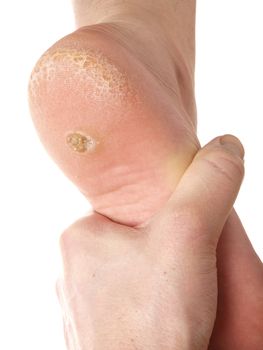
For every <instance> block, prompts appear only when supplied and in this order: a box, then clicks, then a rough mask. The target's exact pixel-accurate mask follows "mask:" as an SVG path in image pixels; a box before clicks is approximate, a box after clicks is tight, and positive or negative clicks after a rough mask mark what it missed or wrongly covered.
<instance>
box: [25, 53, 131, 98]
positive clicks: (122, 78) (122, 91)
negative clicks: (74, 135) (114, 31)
mask: <svg viewBox="0 0 263 350" xmlns="http://www.w3.org/2000/svg"><path fill="white" fill-rule="evenodd" d="M58 77H59V78H60V79H62V83H63V80H64V84H65V85H68V86H71V85H72V86H74V87H76V83H77V84H81V86H83V85H85V84H87V83H88V86H89V89H88V90H87V91H84V92H85V94H86V95H87V93H88V98H90V97H91V98H94V99H99V100H101V99H102V98H103V99H105V98H110V99H111V100H112V99H115V100H116V101H120V100H122V99H123V98H126V97H127V96H134V95H135V92H134V90H133V89H132V88H131V84H130V82H129V80H128V78H127V76H126V74H125V73H124V72H121V71H120V69H119V67H117V66H116V65H115V64H114V63H113V62H112V61H111V60H110V59H109V58H108V57H106V56H105V55H104V54H103V53H102V52H101V51H99V50H94V49H85V50H76V49H69V48H67V49H53V50H52V49H51V50H49V51H47V52H46V53H45V54H44V55H43V56H42V57H41V58H40V60H39V61H38V62H37V64H36V66H35V68H34V70H33V72H32V74H31V78H30V85H29V91H30V94H31V96H32V97H34V96H37V95H38V93H39V87H40V84H41V82H43V80H44V81H46V82H50V83H51V82H52V81H53V80H54V79H55V78H58ZM82 84H83V85H82Z"/></svg>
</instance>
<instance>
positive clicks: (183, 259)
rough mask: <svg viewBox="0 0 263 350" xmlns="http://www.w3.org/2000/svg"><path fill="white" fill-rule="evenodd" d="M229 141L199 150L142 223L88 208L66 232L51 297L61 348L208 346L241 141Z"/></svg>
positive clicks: (193, 348)
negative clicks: (59, 313) (58, 313)
mask: <svg viewBox="0 0 263 350" xmlns="http://www.w3.org/2000/svg"><path fill="white" fill-rule="evenodd" d="M229 139H231V140H232V141H231V142H233V143H231V145H230V148H226V146H222V145H221V144H220V139H218V138H217V139H215V140H214V141H213V142H211V143H210V144H208V145H207V146H206V147H204V148H203V149H202V150H201V151H200V152H199V153H198V154H197V156H196V157H195V159H194V161H193V162H192V163H191V165H190V166H189V168H188V169H187V171H186V172H185V175H184V176H183V178H182V180H181V181H180V183H179V184H178V186H177V188H176V190H175V192H174V194H173V196H172V197H171V198H170V200H169V201H168V203H167V204H166V206H164V207H163V208H162V210H160V212H159V213H158V214H157V215H156V216H155V217H154V218H153V219H152V220H151V222H150V223H149V224H148V225H147V226H146V227H144V228H136V229H135V228H131V227H128V226H124V225H120V224H116V223H114V222H112V221H110V220H109V219H107V218H106V217H104V216H101V215H99V214H93V215H91V216H89V217H84V218H83V219H80V220H79V221H78V222H76V223H75V224H73V225H72V226H71V227H70V228H69V229H68V230H66V231H65V232H64V234H63V235H62V237H61V250H62V256H63V262H64V274H63V278H62V279H61V280H60V282H59V284H58V295H59V298H60V301H61V305H62V308H63V310H64V324H65V333H66V339H67V346H68V348H69V349H109V350H110V349H125V350H126V349H151V350H154V349H156V350H157V349H167V350H169V349H171V350H176V349H180V350H184V349H189V350H190V349H191V350H197V349H200V350H201V349H207V347H208V343H209V339H210V336H211V333H212V329H213V326H214V321H215V317H216V306H217V305H216V304H217V268H216V247H217V243H218V239H219V236H220V233H221V231H222V227H223V225H224V223H225V221H226V219H227V216H228V215H229V213H230V211H231V209H232V205H233V202H234V200H235V197H236V195H237V192H238V189H239V187H240V184H241V181H242V177H243V161H242V159H241V158H240V156H241V154H242V152H243V150H242V147H241V145H240V144H239V143H238V141H237V140H236V139H234V138H230V137H229V136H228V140H229ZM234 142H235V143H234ZM233 144H234V145H236V147H237V148H240V150H239V154H240V156H239V155H238V154H235V153H233V151H232V148H231V147H233ZM215 164H216V167H215ZM217 167H220V168H221V169H224V172H218V168H217ZM218 186H220V188H221V191H217V190H216V188H217V187H218ZM214 206H216V208H217V210H216V211H215V210H214ZM208 217H209V220H208ZM186 247H187V249H186Z"/></svg>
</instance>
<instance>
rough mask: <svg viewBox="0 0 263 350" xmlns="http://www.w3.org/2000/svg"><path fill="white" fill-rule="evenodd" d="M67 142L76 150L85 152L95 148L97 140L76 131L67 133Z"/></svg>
mask: <svg viewBox="0 0 263 350" xmlns="http://www.w3.org/2000/svg"><path fill="white" fill-rule="evenodd" d="M66 142H67V144H68V146H69V147H70V148H71V149H72V150H73V151H75V152H78V153H85V152H91V151H93V150H94V149H95V147H96V144H97V142H96V141H95V140H94V139H93V138H92V137H90V136H85V135H82V134H81V133H78V132H75V133H71V134H69V135H67V138H66Z"/></svg>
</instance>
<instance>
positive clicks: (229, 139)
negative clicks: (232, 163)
mask: <svg viewBox="0 0 263 350" xmlns="http://www.w3.org/2000/svg"><path fill="white" fill-rule="evenodd" d="M219 142H220V144H221V145H222V146H223V147H225V148H226V149H228V150H229V151H230V152H232V153H234V154H235V155H236V156H238V157H240V158H241V159H244V156H245V150H244V147H243V145H242V143H241V142H240V141H239V139H238V138H237V137H235V136H233V135H224V136H221V137H220V139H219Z"/></svg>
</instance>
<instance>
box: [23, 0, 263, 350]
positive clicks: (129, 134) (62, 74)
mask: <svg viewBox="0 0 263 350" xmlns="http://www.w3.org/2000/svg"><path fill="white" fill-rule="evenodd" d="M74 8H75V14H76V23H77V26H78V27H79V26H81V27H82V26H85V27H82V28H80V29H79V30H78V31H76V32H74V33H72V34H70V35H69V36H67V37H65V38H63V39H62V40H60V41H59V42H57V43H56V44H55V45H53V46H52V47H51V48H50V49H49V50H48V52H47V54H46V55H45V56H44V57H42V59H41V60H40V61H39V62H38V64H37V66H36V68H35V69H34V71H33V74H32V77H31V82H30V87H29V97H30V106H31V111H32V116H33V120H34V123H35V125H36V128H37V131H38V133H39V136H40V138H41V140H42V142H43V143H44V145H45V146H46V148H47V150H48V152H49V153H50V155H51V156H52V157H53V158H54V160H55V161H56V163H57V164H58V165H59V166H60V167H61V168H62V170H63V171H64V172H65V174H66V175H67V176H68V177H69V178H70V179H71V180H72V181H73V182H74V183H75V184H76V185H77V186H78V188H79V189H80V190H81V192H82V193H83V194H84V195H85V196H86V197H87V198H88V199H89V201H90V202H91V203H92V205H93V208H94V210H95V211H96V212H97V213H99V214H95V217H92V218H91V219H87V220H88V222H90V221H89V220H91V222H92V223H94V222H95V223H96V225H97V224H98V225H99V227H100V222H101V220H102V221H103V228H104V231H106V232H112V231H114V229H116V230H117V232H118V229H119V226H118V225H119V224H121V225H122V226H121V227H125V231H126V230H127V232H134V231H129V230H130V229H131V228H133V230H139V231H138V232H141V231H140V230H144V229H145V230H146V231H147V232H149V231H148V227H149V224H150V223H151V222H152V220H153V218H155V216H156V215H157V216H158V215H159V214H158V213H159V212H160V210H161V209H162V208H163V207H164V206H165V205H166V203H167V201H168V200H169V198H170V197H171V195H172V194H173V193H174V192H175V191H176V190H177V186H178V183H180V182H179V181H180V180H181V178H182V175H183V174H184V172H185V171H186V169H187V168H188V167H189V165H190V164H191V162H192V160H193V158H194V157H195V155H196V154H197V152H198V150H199V149H200V144H199V142H198V139H197V137H196V110H195V100H194V21H195V1H187V2H181V1H177V2H176V1H165V6H164V2H162V11H160V3H159V2H158V1H145V2H144V3H143V6H142V5H141V3H139V2H137V1H122V2H119V1H104V2H103V3H102V2H100V1H75V2H74ZM91 14H92V15H91ZM186 33H187V35H186ZM149 38H154V40H153V41H152V40H149ZM83 57H84V58H83ZM94 62H95V64H96V67H95V68H94ZM84 68H85V69H84ZM92 72H93V73H92ZM47 73H48V74H47ZM92 74H93V75H92ZM80 77H82V79H80ZM103 84H104V85H103ZM101 85H102V86H104V89H101V88H98V86H101ZM83 92H84V93H83ZM61 101H63V103H61ZM76 131H77V132H81V133H82V134H83V135H89V136H92V139H93V140H95V145H96V147H95V149H93V150H92V152H86V153H84V154H83V153H76V152H74V150H72V147H71V148H70V147H68V145H67V143H66V140H67V137H68V135H69V133H71V132H76ZM153 140H154V142H153ZM215 161H217V159H215V160H214V163H215ZM223 170H224V168H223ZM128 175H129V177H128ZM216 186H217V188H218V189H220V188H221V187H220V186H219V185H218V184H217V185H216ZM130 188H132V191H130ZM199 202H200V201H199ZM193 203H194V202H193ZM199 206H200V203H199ZM214 208H215V211H216V208H217V207H216V206H215V207H214ZM185 210H186V208H185ZM180 212H181V210H180ZM187 213H188V211H187V210H186V216H187ZM97 215H98V216H97ZM106 217H107V218H108V219H110V220H109V221H107V220H108V219H107V218H106ZM102 218H103V219H102ZM106 219H107V220H106ZM105 220H106V221H105ZM113 222H114V223H115V224H116V226H114V227H113V226H112V223H113ZM84 223H85V220H84ZM104 224H105V225H104ZM94 225H95V224H94ZM94 225H93V224H92V225H91V227H94V230H95V231H96V232H97V231H98V230H97V229H96V227H97V226H96V225H95V226H94ZM107 225H109V227H107ZM183 226H185V224H183ZM83 227H87V232H89V233H90V232H91V229H90V227H89V225H88V224H87V225H86V223H85V224H84V225H82V224H81V225H80V226H79V225H78V224H77V225H76V227H75V226H73V227H71V229H69V231H67V232H73V233H74V235H75V234H76V232H77V231H78V229H80V230H81V232H83V230H84V229H83ZM151 227H152V225H151ZM222 227H223V226H222ZM84 231H85V230H84ZM168 231H169V230H168ZM221 231H222V230H221ZM221 231H220V232H221ZM136 232H137V231H136ZM150 232H152V231H151V230H150ZM178 232H181V228H180V227H178ZM207 232H208V231H207ZM112 234H114V232H112ZM109 236H110V233H109ZM142 236H143V233H142ZM63 237H64V236H63ZM66 237H67V235H66ZM92 237H93V236H92ZM176 237H177V236H176ZM103 239H104V238H103ZM109 239H110V238H109ZM142 240H143V238H142ZM184 243H185V247H187V249H188V247H189V245H191V242H184ZM87 244H88V243H87ZM91 244H92V242H91ZM94 244H95V243H94ZM73 245H74V244H73ZM68 246H69V245H67V244H66V245H63V247H64V248H63V249H64V251H65V250H66V249H67V248H65V247H68ZM185 247H184V249H183V246H181V248H180V249H181V250H185V249H186V248H185ZM76 249H78V247H76ZM71 252H72V250H71ZM173 252H174V254H178V251H177V250H175V251H173ZM73 254H74V252H73ZM66 256H69V255H66ZM120 256H121V252H120ZM217 257H218V282H219V299H218V310H217V319H216V323H215V328H214V331H213V334H212V338H211V340H210V346H209V349H215V350H216V349H220V348H221V346H222V344H224V349H226V350H228V349H229V350H230V349H233V348H238V349H240V350H242V349H244V350H245V349H248V348H249V349H250V350H257V349H261V346H262V342H263V340H262V336H261V334H263V332H262V324H263V323H262V322H261V320H262V314H263V303H262V294H263V293H262V288H263V280H262V264H261V262H260V260H259V259H258V257H257V256H256V254H255V252H254V250H253V248H252V247H251V245H250V243H249V240H248V239H247V237H246V234H245V231H244V229H243V227H242V224H241V223H240V221H239V219H238V217H237V215H236V214H235V212H233V213H232V214H231V215H230V217H229V220H228V221H227V223H226V226H225V227H224V229H223V234H222V237H221V239H220V242H219V245H218V249H217ZM145 264H146V262H145ZM69 265H70V263H69V262H68V264H67V266H69ZM119 265H120V266H119V267H117V268H118V269H119V270H121V269H123V268H124V267H123V266H122V265H121V264H119ZM146 265H147V264H146ZM145 267H146V266H145ZM170 268H171V266H170ZM68 269H70V268H69V267H68ZM240 269H242V274H240ZM79 270H80V271H82V268H81V266H80V268H79ZM84 275H85V274H84ZM70 278H71V279H72V281H71V280H70V279H69V281H71V282H70V283H73V284H74V281H73V280H74V277H73V276H71V277H70ZM248 280H249V284H248ZM86 282H87V281H86V280H85V276H83V280H82V282H81V283H82V285H83V286H85V283H86ZM157 282H158V279H156V280H155V283H157ZM70 283H68V284H67V283H66V286H65V290H67V288H69V284H70ZM112 284H113V281H112ZM237 285H238V296H239V297H237V292H236V288H237V287H236V286H237ZM109 286H110V284H109ZM109 286H108V287H109ZM84 289H85V288H84ZM148 289H149V286H148ZM146 292H147V286H146V291H145V293H146ZM65 293H67V292H65ZM68 293H69V294H70V291H69V292H68ZM87 293H89V292H88V291H87ZM176 293H177V292H176V291H175V295H176ZM82 300H83V299H82ZM244 300H246V303H244ZM167 302H169V300H167ZM213 305H214V304H213ZM70 307H71V308H72V306H70ZM73 309H74V307H73ZM159 311H160V310H156V312H158V313H159ZM71 312H73V313H76V310H75V311H74V310H71ZM95 314H96V312H95ZM249 315H251V316H250V317H248V316H249ZM94 317H95V318H96V315H95V316H94ZM171 317H172V315H171ZM211 319H212V318H211ZM211 319H210V321H211ZM252 319H253V320H252ZM244 320H247V321H244ZM255 320H258V322H257V321H255ZM162 321H163V322H164V323H166V322H167V323H169V319H167V321H165V320H164V319H163V320H162ZM173 322H174V321H173ZM255 322H256V326H255ZM99 324H100V323H99ZM226 325H227V326H226ZM155 326H156V328H155V329H157V328H158V327H157V325H155ZM210 326H211V324H210ZM74 327H75V331H76V332H83V329H86V328H85V324H83V325H80V322H77V325H75V326H74ZM80 328H82V330H80ZM153 329H154V325H153V327H152V331H153ZM208 329H209V330H210V328H209V327H208ZM102 332H104V330H102ZM134 332H135V333H136V330H135V331H134ZM156 332H157V333H158V331H157V330H156ZM209 332H210V331H207V334H209ZM204 333H205V332H204ZM177 334H178V332H177ZM210 335H211V333H210ZM177 338H178V337H177ZM186 338H187V341H186V342H189V341H190V340H189V339H188V337H186ZM190 338H191V337H190ZM194 338H196V337H195V336H194V335H193V339H194ZM197 338H198V337H197ZM162 341H164V340H162ZM167 341H168V340H167ZM169 341H170V340H169ZM171 342H172V341H171ZM146 344H147V343H146ZM102 348H103V346H102ZM133 348H135V347H133ZM146 348H147V346H146ZM148 348H149V347H148Z"/></svg>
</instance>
